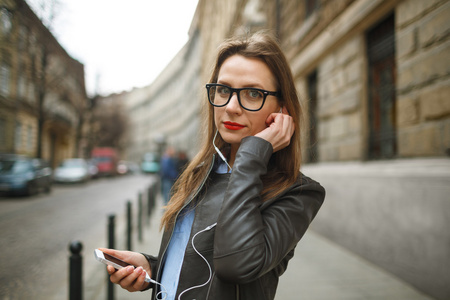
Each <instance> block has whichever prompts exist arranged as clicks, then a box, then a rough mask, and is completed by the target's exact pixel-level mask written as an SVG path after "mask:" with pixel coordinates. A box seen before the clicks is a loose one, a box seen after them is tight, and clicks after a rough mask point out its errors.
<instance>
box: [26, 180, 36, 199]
mask: <svg viewBox="0 0 450 300" xmlns="http://www.w3.org/2000/svg"><path fill="white" fill-rule="evenodd" d="M36 193H37V186H36V185H35V184H34V183H32V182H29V183H28V185H27V190H26V194H27V196H32V195H34V194H36Z"/></svg>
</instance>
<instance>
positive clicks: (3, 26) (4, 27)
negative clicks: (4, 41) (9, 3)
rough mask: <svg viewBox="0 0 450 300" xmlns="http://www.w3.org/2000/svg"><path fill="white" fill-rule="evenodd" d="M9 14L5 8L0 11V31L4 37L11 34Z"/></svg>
mask: <svg viewBox="0 0 450 300" xmlns="http://www.w3.org/2000/svg"><path fill="white" fill-rule="evenodd" d="M11 28H12V22H11V13H10V12H9V11H8V10H7V9H6V8H1V9H0V30H1V32H2V33H3V34H4V35H7V34H9V33H10V32H11Z"/></svg>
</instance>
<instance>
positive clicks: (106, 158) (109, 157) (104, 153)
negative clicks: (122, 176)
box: [91, 147, 118, 176]
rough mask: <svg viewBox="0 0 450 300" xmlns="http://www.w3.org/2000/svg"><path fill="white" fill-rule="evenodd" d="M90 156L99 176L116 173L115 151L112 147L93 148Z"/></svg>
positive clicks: (116, 158) (116, 160)
mask: <svg viewBox="0 0 450 300" xmlns="http://www.w3.org/2000/svg"><path fill="white" fill-rule="evenodd" d="M91 158H92V160H93V161H94V163H95V165H96V166H97V168H98V175H99V176H114V175H116V174H117V162H118V157H117V151H116V150H115V149H114V148H109V147H103V148H94V149H93V150H92V153H91Z"/></svg>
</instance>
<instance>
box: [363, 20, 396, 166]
mask: <svg viewBox="0 0 450 300" xmlns="http://www.w3.org/2000/svg"><path fill="white" fill-rule="evenodd" d="M366 40H367V57H368V65H369V68H368V71H369V76H368V78H369V82H368V85H369V89H368V90H369V97H368V100H369V103H368V113H369V116H368V119H369V141H368V143H369V145H368V157H369V159H386V158H393V157H395V155H396V154H397V138H396V125H395V124H396V111H395V101H396V95H395V81H396V64H395V20H394V14H392V15H390V16H389V17H387V18H386V19H385V20H384V21H382V22H381V23H379V24H378V25H377V26H375V27H374V28H372V29H371V30H370V31H368V32H367V35H366Z"/></svg>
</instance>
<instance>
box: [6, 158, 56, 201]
mask: <svg viewBox="0 0 450 300" xmlns="http://www.w3.org/2000/svg"><path fill="white" fill-rule="evenodd" d="M51 188H52V169H51V168H50V166H49V165H48V163H47V162H46V161H45V160H43V159H38V158H30V157H26V156H22V155H16V154H0V193H2V194H21V195H34V194H37V193H38V192H39V191H41V190H43V191H44V192H46V193H50V191H51Z"/></svg>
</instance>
